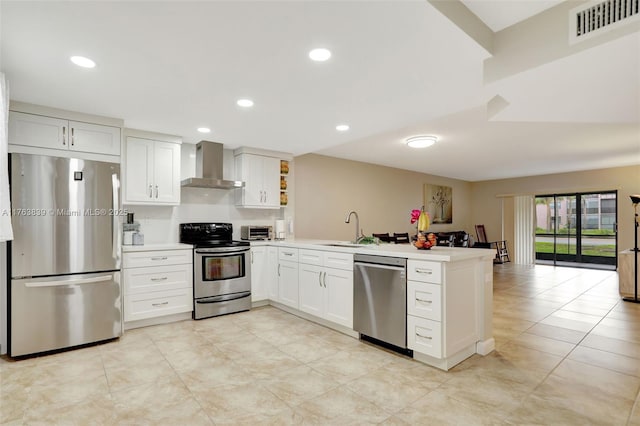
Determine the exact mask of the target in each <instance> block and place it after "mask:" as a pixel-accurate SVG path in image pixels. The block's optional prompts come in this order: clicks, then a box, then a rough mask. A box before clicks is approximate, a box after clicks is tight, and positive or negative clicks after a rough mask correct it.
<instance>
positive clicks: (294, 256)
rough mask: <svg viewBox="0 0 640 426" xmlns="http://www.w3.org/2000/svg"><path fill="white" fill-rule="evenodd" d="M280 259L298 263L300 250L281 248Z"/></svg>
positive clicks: (279, 251)
mask: <svg viewBox="0 0 640 426" xmlns="http://www.w3.org/2000/svg"><path fill="white" fill-rule="evenodd" d="M278 259H280V260H288V261H291V262H297V261H298V249H296V248H288V247H280V248H279V249H278Z"/></svg>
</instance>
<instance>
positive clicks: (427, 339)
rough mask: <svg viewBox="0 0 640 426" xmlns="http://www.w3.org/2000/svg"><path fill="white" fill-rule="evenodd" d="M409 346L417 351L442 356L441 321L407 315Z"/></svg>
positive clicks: (437, 356)
mask: <svg viewBox="0 0 640 426" xmlns="http://www.w3.org/2000/svg"><path fill="white" fill-rule="evenodd" d="M407 346H408V347H409V349H413V350H414V351H416V352H420V353H423V354H425V355H429V356H432V357H434V358H442V328H441V323H440V322H438V321H432V320H428V319H424V318H419V317H415V316H413V315H407Z"/></svg>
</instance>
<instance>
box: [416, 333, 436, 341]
mask: <svg viewBox="0 0 640 426" xmlns="http://www.w3.org/2000/svg"><path fill="white" fill-rule="evenodd" d="M416 336H418V337H422V338H423V339H429V340H432V339H433V337H431V336H423V335H422V334H420V333H416Z"/></svg>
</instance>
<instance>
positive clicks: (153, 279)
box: [151, 277, 169, 281]
mask: <svg viewBox="0 0 640 426" xmlns="http://www.w3.org/2000/svg"><path fill="white" fill-rule="evenodd" d="M168 279H169V277H160V278H151V281H165V280H168Z"/></svg>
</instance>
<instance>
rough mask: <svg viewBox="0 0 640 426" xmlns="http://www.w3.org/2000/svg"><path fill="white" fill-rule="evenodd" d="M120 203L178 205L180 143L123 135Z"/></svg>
mask: <svg viewBox="0 0 640 426" xmlns="http://www.w3.org/2000/svg"><path fill="white" fill-rule="evenodd" d="M123 162H124V166H123V169H124V197H123V198H124V199H123V204H149V205H175V204H180V144H178V143H173V142H164V141H159V140H153V139H146V138H139V137H133V136H127V139H126V142H125V156H124V159H123Z"/></svg>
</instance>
